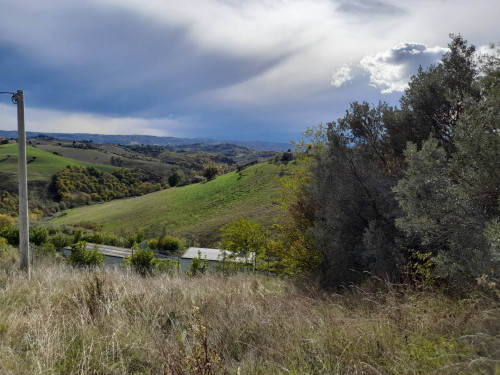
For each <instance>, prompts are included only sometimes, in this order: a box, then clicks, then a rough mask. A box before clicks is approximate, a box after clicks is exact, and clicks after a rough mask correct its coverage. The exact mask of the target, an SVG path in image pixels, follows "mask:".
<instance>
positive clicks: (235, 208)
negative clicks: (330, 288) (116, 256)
mask: <svg viewBox="0 0 500 375" xmlns="http://www.w3.org/2000/svg"><path fill="white" fill-rule="evenodd" d="M280 171H281V167H280V166H278V165H274V164H258V165H255V166H252V167H249V168H247V169H245V170H243V171H242V172H241V174H239V173H237V172H232V173H228V174H225V175H222V176H219V177H217V178H216V179H215V180H212V181H209V182H206V183H201V184H194V185H188V186H184V187H176V188H171V189H167V190H163V191H159V192H155V193H151V194H147V195H144V196H141V197H136V198H128V199H120V200H115V201H111V202H106V203H102V204H95V205H91V206H85V207H79V208H75V209H71V210H68V211H67V214H66V215H65V216H62V217H59V218H56V219H53V220H51V221H50V223H52V224H54V225H64V224H78V223H85V222H95V223H97V224H100V225H102V227H103V230H104V231H105V232H106V231H107V232H113V233H117V234H123V235H126V234H129V233H136V232H143V233H144V234H145V235H146V237H148V236H156V235H158V234H159V233H162V232H164V233H168V234H174V235H178V236H181V237H185V238H190V239H194V240H196V241H197V242H198V243H199V244H200V245H204V246H208V245H211V244H214V243H215V242H216V241H217V240H218V239H219V236H220V234H219V228H220V227H222V226H223V225H224V224H226V223H228V222H231V221H233V220H236V219H237V218H238V217H245V218H247V219H254V220H258V221H260V222H262V223H264V224H265V225H267V226H270V225H271V224H272V223H273V219H274V217H276V215H277V214H278V206H277V204H276V201H277V199H278V194H279V184H278V181H277V178H278V176H279V174H280Z"/></svg>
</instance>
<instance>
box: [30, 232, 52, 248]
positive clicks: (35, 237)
mask: <svg viewBox="0 0 500 375" xmlns="http://www.w3.org/2000/svg"><path fill="white" fill-rule="evenodd" d="M30 229H31V230H30V242H31V243H32V244H33V245H37V246H40V245H41V244H44V243H46V242H47V240H48V239H49V231H48V230H47V228H43V227H34V228H30Z"/></svg>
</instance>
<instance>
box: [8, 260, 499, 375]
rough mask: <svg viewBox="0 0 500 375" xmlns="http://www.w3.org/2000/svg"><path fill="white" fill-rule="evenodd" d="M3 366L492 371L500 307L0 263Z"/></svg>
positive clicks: (486, 302) (38, 369)
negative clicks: (23, 268) (26, 272)
mask: <svg viewBox="0 0 500 375" xmlns="http://www.w3.org/2000/svg"><path fill="white" fill-rule="evenodd" d="M0 266H1V267H3V269H2V270H1V272H0V373H1V374H16V375H18V374H205V373H206V374H208V373H213V374H217V373H221V374H223V373H234V374H236V373H237V374H431V373H438V374H457V373H463V374H471V373H484V374H490V373H496V374H498V373H499V372H500V365H499V363H500V362H499V359H500V353H499V347H500V345H499V342H500V338H499V335H498V333H499V327H500V319H499V318H500V310H499V306H498V304H497V303H496V302H494V301H493V300H490V299H488V298H486V297H478V296H475V297H470V298H468V299H461V300H454V299H450V298H448V297H446V296H444V295H441V294H438V293H431V292H417V291H412V290H404V291H403V289H402V288H391V287H387V286H386V287H385V289H384V291H383V292H382V291H378V292H377V291H370V292H368V291H366V290H364V289H361V288H356V289H353V290H351V291H347V292H346V293H344V294H342V295H333V294H328V293H325V292H321V291H319V290H317V289H316V288H314V287H311V286H310V287H307V286H304V285H302V286H300V287H298V286H297V284H294V283H292V282H290V281H288V280H283V279H279V278H269V279H268V278H265V277H254V276H251V275H239V276H232V277H226V278H225V277H221V276H215V275H209V276H204V277H199V278H196V277H194V278H190V277H169V276H157V277H152V278H142V277H140V276H137V275H135V274H132V273H130V272H126V271H123V270H122V271H113V270H101V271H96V272H85V271H79V270H75V269H72V268H69V267H67V266H65V265H60V264H59V265H58V264H52V265H51V264H46V265H43V266H40V267H39V268H38V269H35V270H34V272H33V275H32V278H31V281H27V280H26V278H25V277H24V276H23V275H22V274H20V273H19V272H17V271H16V270H15V269H14V270H12V267H15V265H14V266H11V265H9V264H5V263H4V264H3V265H0Z"/></svg>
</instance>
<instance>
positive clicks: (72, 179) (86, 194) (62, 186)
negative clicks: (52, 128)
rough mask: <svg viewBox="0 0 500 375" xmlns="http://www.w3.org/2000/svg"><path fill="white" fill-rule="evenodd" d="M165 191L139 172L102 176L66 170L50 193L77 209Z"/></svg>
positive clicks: (81, 169)
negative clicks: (74, 205)
mask: <svg viewBox="0 0 500 375" xmlns="http://www.w3.org/2000/svg"><path fill="white" fill-rule="evenodd" d="M162 187H164V186H163V185H162V184H161V180H158V179H157V177H156V176H152V175H146V174H145V173H142V172H140V171H133V170H129V169H115V170H114V171H113V172H111V173H105V172H100V171H98V170H97V169H95V168H94V167H78V166H67V167H66V168H64V169H62V170H60V171H59V172H57V173H56V174H55V175H54V176H53V178H52V183H51V189H52V191H53V192H54V194H55V197H56V199H57V200H58V201H63V202H68V203H73V204H76V205H81V204H86V203H90V202H101V201H109V200H111V199H117V198H124V197H131V196H138V195H143V194H147V193H152V192H154V191H158V190H160V189H162Z"/></svg>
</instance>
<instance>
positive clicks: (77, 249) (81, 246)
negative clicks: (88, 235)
mask: <svg viewBox="0 0 500 375" xmlns="http://www.w3.org/2000/svg"><path fill="white" fill-rule="evenodd" d="M104 258H105V257H104V255H103V254H101V253H100V252H99V248H98V246H97V245H95V246H94V249H93V250H89V249H87V243H86V242H85V241H80V242H78V243H77V244H74V245H72V246H71V254H70V256H69V259H68V260H69V263H70V264H71V265H72V266H74V267H82V268H92V267H97V266H100V265H102V264H104Z"/></svg>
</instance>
